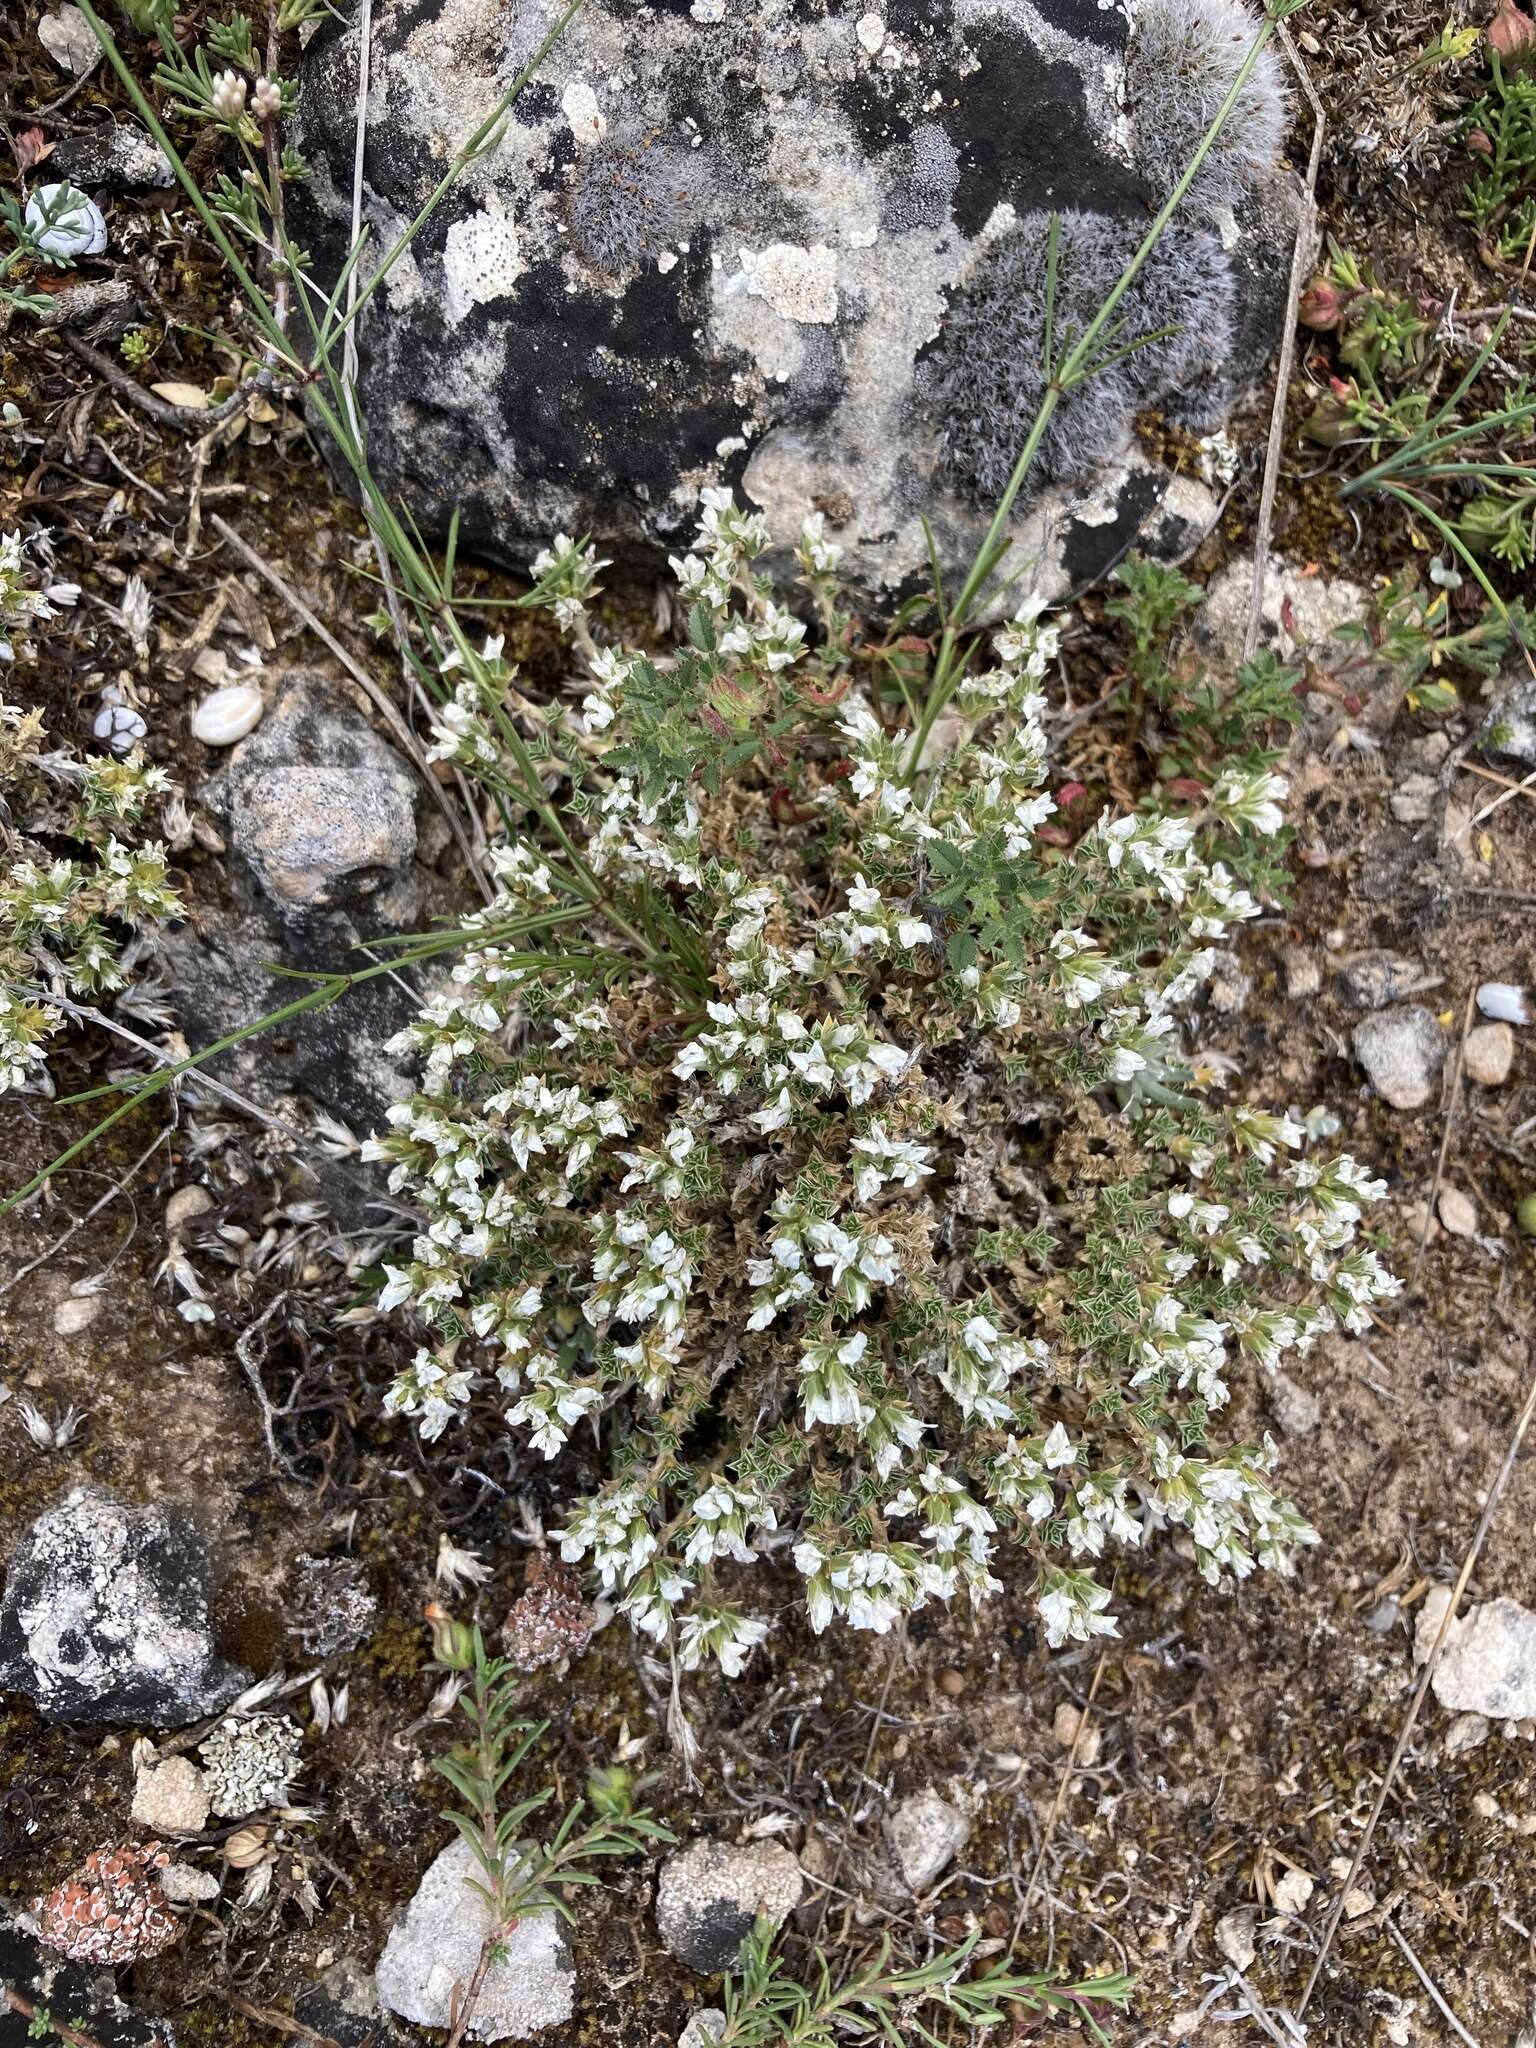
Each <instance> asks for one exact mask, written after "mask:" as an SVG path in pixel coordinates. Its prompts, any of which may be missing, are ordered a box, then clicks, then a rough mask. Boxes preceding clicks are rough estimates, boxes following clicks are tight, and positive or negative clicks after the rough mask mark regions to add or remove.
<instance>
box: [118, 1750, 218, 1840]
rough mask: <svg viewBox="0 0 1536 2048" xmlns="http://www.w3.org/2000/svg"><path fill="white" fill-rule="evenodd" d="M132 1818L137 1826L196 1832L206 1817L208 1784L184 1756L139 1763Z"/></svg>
mask: <svg viewBox="0 0 1536 2048" xmlns="http://www.w3.org/2000/svg"><path fill="white" fill-rule="evenodd" d="M133 1818H134V1819H135V1820H136V1821H137V1822H138V1824H139V1826H140V1827H143V1828H149V1829H150V1830H152V1831H153V1832H155V1833H161V1832H163V1833H165V1834H168V1835H195V1834H198V1833H199V1832H200V1831H201V1830H202V1828H203V1826H204V1824H205V1823H206V1821H207V1819H208V1787H207V1784H206V1782H205V1780H204V1777H203V1774H202V1772H201V1771H200V1770H199V1769H198V1767H197V1765H196V1764H195V1763H193V1761H192V1759H191V1758H190V1757H187V1756H172V1757H167V1758H166V1760H165V1762H164V1763H163V1764H147V1765H145V1766H143V1767H142V1768H141V1769H140V1771H139V1774H138V1776H137V1777H136V1778H135V1780H134V1786H133Z"/></svg>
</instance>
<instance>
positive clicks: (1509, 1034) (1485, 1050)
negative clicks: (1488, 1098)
mask: <svg viewBox="0 0 1536 2048" xmlns="http://www.w3.org/2000/svg"><path fill="white" fill-rule="evenodd" d="M1464 1057H1465V1059H1466V1064H1467V1072H1468V1073H1469V1074H1470V1075H1471V1077H1472V1079H1473V1080H1474V1081H1478V1082H1481V1084H1482V1086H1483V1087H1484V1088H1502V1087H1503V1085H1504V1083H1505V1082H1506V1081H1507V1080H1508V1079H1509V1070H1510V1068H1511V1067H1512V1066H1513V1065H1514V1059H1515V1034H1514V1032H1513V1031H1511V1030H1510V1028H1509V1026H1508V1025H1507V1024H1478V1025H1476V1026H1474V1028H1473V1029H1472V1030H1471V1031H1469V1032H1468V1033H1467V1043H1466V1049H1465V1054H1464Z"/></svg>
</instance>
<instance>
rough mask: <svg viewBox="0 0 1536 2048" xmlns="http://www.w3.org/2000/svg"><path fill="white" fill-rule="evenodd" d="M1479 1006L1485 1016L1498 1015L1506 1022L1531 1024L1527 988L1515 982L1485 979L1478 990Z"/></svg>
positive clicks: (1501, 1020)
mask: <svg viewBox="0 0 1536 2048" xmlns="http://www.w3.org/2000/svg"><path fill="white" fill-rule="evenodd" d="M1477 1007H1478V1008H1479V1009H1480V1010H1481V1011H1482V1013H1483V1015H1484V1016H1485V1017H1497V1018H1498V1019H1499V1020H1500V1022H1501V1023H1504V1024H1529V1023H1530V1021H1531V1012H1530V1008H1529V1006H1528V1004H1527V1002H1526V999H1525V990H1524V989H1523V988H1516V987H1515V986H1514V984H1513V982H1508V981H1485V982H1484V983H1483V985H1482V987H1481V988H1480V989H1479V990H1478V992H1477Z"/></svg>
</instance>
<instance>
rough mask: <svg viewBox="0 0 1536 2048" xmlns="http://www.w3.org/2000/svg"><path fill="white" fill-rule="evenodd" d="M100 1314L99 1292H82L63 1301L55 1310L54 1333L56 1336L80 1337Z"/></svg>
mask: <svg viewBox="0 0 1536 2048" xmlns="http://www.w3.org/2000/svg"><path fill="white" fill-rule="evenodd" d="M100 1314H101V1296H100V1295H99V1294H82V1295H78V1296H76V1297H74V1298H73V1299H71V1300H69V1301H61V1302H60V1303H59V1305H58V1307H57V1308H56V1309H55V1310H54V1312H53V1334H54V1335H55V1336H56V1337H78V1336H79V1334H80V1332H81V1331H82V1330H88V1329H89V1328H90V1327H91V1324H92V1323H94V1322H95V1320H96V1318H97V1317H98V1316H99V1315H100Z"/></svg>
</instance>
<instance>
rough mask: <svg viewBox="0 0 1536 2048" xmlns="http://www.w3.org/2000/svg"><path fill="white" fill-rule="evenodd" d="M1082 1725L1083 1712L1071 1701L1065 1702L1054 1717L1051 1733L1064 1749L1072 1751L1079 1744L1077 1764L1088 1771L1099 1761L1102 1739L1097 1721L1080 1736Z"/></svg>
mask: <svg viewBox="0 0 1536 2048" xmlns="http://www.w3.org/2000/svg"><path fill="white" fill-rule="evenodd" d="M1082 1725H1083V1716H1082V1712H1081V1710H1080V1709H1079V1708H1078V1707H1075V1706H1074V1705H1073V1704H1072V1702H1071V1700H1063V1701H1062V1702H1061V1704H1060V1706H1059V1707H1058V1708H1057V1709H1056V1712H1055V1714H1054V1715H1053V1717H1052V1720H1051V1733H1052V1734H1053V1735H1054V1736H1055V1738H1056V1741H1057V1743H1058V1745H1059V1746H1060V1747H1061V1748H1062V1749H1065V1750H1069V1751H1070V1749H1071V1747H1072V1745H1073V1743H1074V1742H1075V1743H1076V1744H1077V1762H1078V1763H1079V1764H1080V1765H1081V1767H1082V1768H1083V1769H1084V1770H1087V1769H1089V1768H1090V1766H1092V1765H1093V1764H1096V1763H1097V1762H1098V1760H1099V1748H1100V1745H1101V1742H1102V1737H1101V1735H1100V1732H1099V1725H1098V1723H1097V1722H1096V1721H1094V1722H1091V1723H1090V1724H1089V1726H1088V1729H1087V1731H1086V1732H1085V1733H1083V1734H1081V1735H1080V1734H1079V1732H1078V1731H1079V1730H1080V1729H1081V1728H1082Z"/></svg>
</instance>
